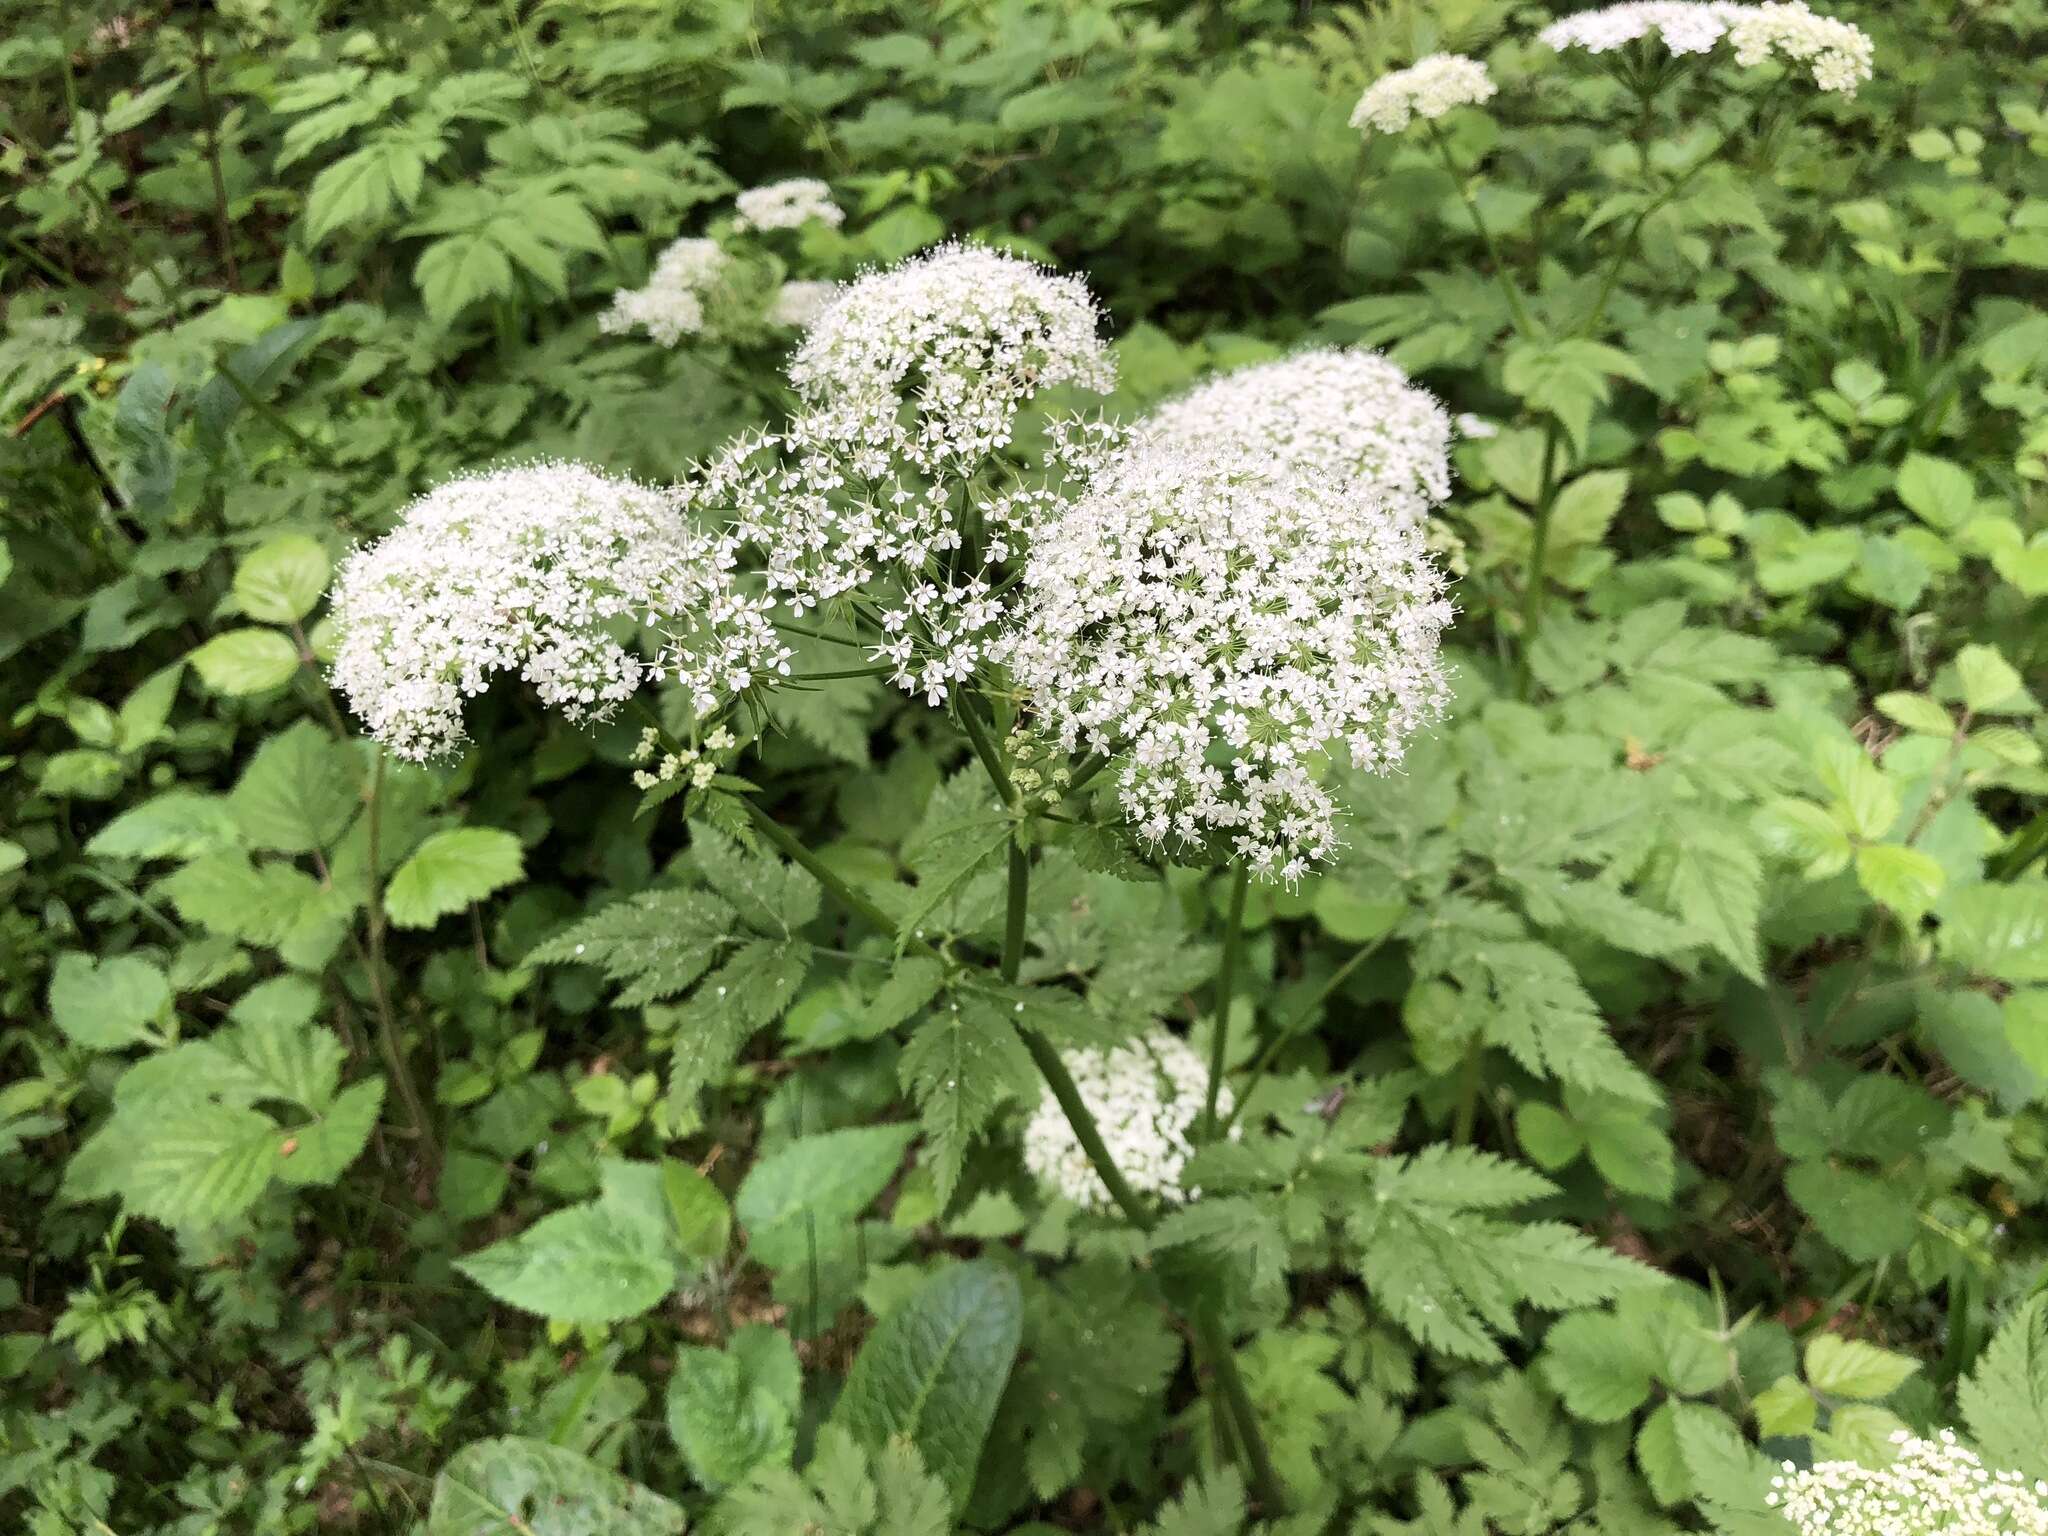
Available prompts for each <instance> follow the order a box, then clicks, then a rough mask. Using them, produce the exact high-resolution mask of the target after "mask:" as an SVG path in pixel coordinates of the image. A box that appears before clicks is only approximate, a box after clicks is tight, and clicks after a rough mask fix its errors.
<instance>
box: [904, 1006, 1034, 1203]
mask: <svg viewBox="0 0 2048 1536" xmlns="http://www.w3.org/2000/svg"><path fill="white" fill-rule="evenodd" d="M897 1075H898V1077H899V1078H900V1079H901V1080H902V1082H903V1085H904V1087H906V1088H908V1089H909V1090H910V1092H911V1094H912V1095H913V1096H914V1097H915V1098H916V1100H917V1105H918V1109H919V1111H920V1112H921V1113H922V1115H923V1121H924V1130H925V1135H926V1137H927V1138H928V1139H929V1152H930V1155H929V1157H928V1159H927V1165H928V1166H929V1167H930V1168H931V1171H932V1180H933V1183H934V1185H935V1186H936V1192H937V1194H938V1198H939V1203H940V1204H941V1205H944V1204H945V1203H947V1202H948V1201H950V1200H951V1199H952V1198H953V1191H954V1189H955V1188H956V1187H957V1186H958V1184H959V1180H960V1172H961V1169H962V1167H963V1166H964V1165H965V1163H966V1160H967V1149H968V1146H969V1145H970V1144H971V1143H972V1141H973V1140H974V1138H975V1137H976V1136H977V1135H979V1134H980V1133H981V1131H982V1129H983V1128H984V1127H985V1126H987V1125H988V1123H989V1121H990V1120H991V1119H993V1118H994V1116H995V1112H996V1111H997V1109H999V1108H1000V1107H1001V1106H1002V1105H1003V1104H1004V1103H1006V1102H1015V1103H1021V1104H1032V1103H1036V1102H1037V1098H1038V1070H1037V1068H1036V1066H1034V1065H1033V1063H1032V1060H1031V1053H1030V1052H1029V1051H1027V1050H1026V1049H1025V1048H1024V1042H1023V1040H1022V1039H1021V1038H1020V1037H1019V1036H1018V1034H1017V1027H1016V1025H1015V1024H1014V1023H1013V1022H1012V1020H1011V1017H1010V1016H1007V1015H1006V1014H1005V1013H1004V1011H1003V1009H1002V1008H1001V1007H1000V1006H998V1005H996V1004H993V1003H990V1002H987V1001H986V1000H984V999H980V998H972V999H969V1000H968V1001H966V1002H962V1003H955V1004H953V1005H952V1006H951V1007H948V1008H941V1009H939V1010H938V1011H936V1012H934V1013H933V1014H932V1016H931V1017H930V1018H928V1019H926V1020H925V1021H924V1023H922V1024H920V1025H919V1026H918V1027H917V1031H916V1033H915V1034H913V1035H912V1036H911V1037H910V1043H909V1044H908V1045H906V1046H905V1047H904V1049H903V1055H902V1057H901V1059H900V1060H899V1061H898V1063H897Z"/></svg>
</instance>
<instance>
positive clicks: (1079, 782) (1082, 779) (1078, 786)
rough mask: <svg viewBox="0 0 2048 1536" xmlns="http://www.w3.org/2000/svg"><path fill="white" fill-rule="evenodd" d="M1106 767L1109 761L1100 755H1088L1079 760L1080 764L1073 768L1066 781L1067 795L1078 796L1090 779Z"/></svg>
mask: <svg viewBox="0 0 2048 1536" xmlns="http://www.w3.org/2000/svg"><path fill="white" fill-rule="evenodd" d="M1108 766H1109V759H1108V758H1107V757H1105V756H1104V755H1103V754H1102V753H1100V752H1091V753H1089V754H1088V755H1087V756H1086V757H1084V758H1082V759H1081V761H1080V763H1079V764H1078V765H1077V766H1076V767H1075V769H1074V771H1073V774H1072V775H1071V776H1070V777H1069V778H1068V779H1067V793H1068V794H1070V795H1078V794H1079V793H1080V792H1081V791H1082V790H1083V789H1085V788H1086V787H1087V785H1088V781H1089V780H1090V779H1092V778H1094V777H1095V775H1097V774H1098V773H1100V772H1102V770H1103V769H1105V768H1107V767H1108Z"/></svg>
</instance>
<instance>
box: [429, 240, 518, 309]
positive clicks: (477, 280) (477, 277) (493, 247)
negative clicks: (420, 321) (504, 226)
mask: <svg viewBox="0 0 2048 1536" xmlns="http://www.w3.org/2000/svg"><path fill="white" fill-rule="evenodd" d="M412 275H413V281H414V282H416V283H418V284H419V287H420V297H421V298H422V299H424V300H425V301H426V306H427V315H428V317H429V318H431V319H433V320H436V321H438V322H440V323H442V324H446V323H447V322H448V321H450V320H452V319H454V318H455V316H457V315H458V314H460V313H461V312H462V311H463V310H465V309H467V308H468V307H469V306H470V305H472V304H474V303H475V302H476V301H477V300H478V299H489V298H508V297H510V296H511V294H512V293H513V291H514V278H513V276H512V263H511V262H510V261H508V260H506V258H505V252H504V251H503V249H501V248H500V247H499V246H498V244H497V243H496V242H495V241H494V240H493V239H492V238H491V236H490V235H488V234H486V233H482V232H474V233H470V234H462V235H450V236H449V237H448V238H446V239H443V240H436V241H435V242H434V243H433V244H431V245H429V246H428V247H427V248H426V249H425V250H424V251H422V252H421V253H420V259H419V261H418V263H417V264H416V265H415V266H414V267H413V273H412Z"/></svg>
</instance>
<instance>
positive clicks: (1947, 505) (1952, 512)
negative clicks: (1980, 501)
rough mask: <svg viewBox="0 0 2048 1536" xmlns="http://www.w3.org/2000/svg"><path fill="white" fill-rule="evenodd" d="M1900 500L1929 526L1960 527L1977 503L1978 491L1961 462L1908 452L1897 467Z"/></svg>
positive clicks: (1944, 528) (1897, 485)
mask: <svg viewBox="0 0 2048 1536" xmlns="http://www.w3.org/2000/svg"><path fill="white" fill-rule="evenodd" d="M1896 489H1897V491H1898V493H1899V500H1900V501H1902V502H1904V503H1905V504H1906V507H1907V509H1908V510H1909V511H1911V512H1913V513H1914V514H1915V515H1916V516H1918V517H1919V518H1921V519H1922V520H1923V521H1924V522H1926V523H1927V524H1929V525H1930V526H1931V527H1934V528H1939V529H1943V530H1947V529H1950V528H1956V527H1959V526H1961V524H1962V523H1963V521H1964V519H1966V518H1967V517H1968V516H1969V515H1970V510H1971V508H1973V507H1974V506H1975V505H1976V502H1977V490H1976V487H1975V486H1974V485H1973V484H1972V483H1971V481H1970V475H1969V472H1968V471H1967V470H1965V469H1964V468H1963V467H1962V466H1961V465H1960V464H1956V463H1953V462H1951V461H1950V460H1948V459H1937V458H1935V457H1933V456H1932V455H1930V454H1925V453H1909V454H1907V455H1906V462H1905V463H1904V464H1902V465H1900V466H1899V478H1898V481H1897V483H1896Z"/></svg>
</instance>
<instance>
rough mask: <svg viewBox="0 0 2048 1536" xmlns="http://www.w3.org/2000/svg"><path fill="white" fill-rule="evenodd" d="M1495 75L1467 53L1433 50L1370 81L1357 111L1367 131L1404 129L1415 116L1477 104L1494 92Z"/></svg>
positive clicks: (1354, 118) (1356, 120)
mask: <svg viewBox="0 0 2048 1536" xmlns="http://www.w3.org/2000/svg"><path fill="white" fill-rule="evenodd" d="M1494 89H1495V87H1494V83H1493V77H1492V76H1491V75H1489V74H1488V73H1487V72H1486V66H1485V65H1484V64H1482V63H1480V62H1479V61H1478V60H1477V59H1468V58H1466V57H1465V55H1463V54H1462V53H1432V54H1430V55H1429V56H1428V57H1427V58H1424V59H1418V60H1417V61H1416V62H1415V63H1413V64H1411V65H1409V66H1408V68H1406V69H1397V70H1395V71H1394V72H1393V73H1392V74H1390V75H1382V76H1380V78H1379V79H1377V80H1375V81H1374V82H1373V83H1372V84H1371V85H1369V86H1367V87H1366V91H1365V94H1364V95H1363V96H1361V97H1359V98H1358V105H1357V106H1356V107H1354V108H1352V111H1351V126H1352V127H1354V128H1356V129H1358V130H1359V131H1360V132H1362V133H1367V134H1370V133H1372V132H1373V131H1374V130H1378V131H1379V132H1381V133H1399V132H1400V131H1401V130H1402V129H1403V128H1406V127H1407V126H1408V124H1409V123H1410V122H1412V121H1413V120H1414V119H1415V118H1418V117H1421V118H1438V117H1442V116H1443V115H1444V114H1445V113H1446V112H1449V111H1450V110H1451V109H1452V108H1454V107H1467V106H1477V105H1479V104H1480V103H1481V102H1483V101H1486V100H1488V99H1490V98H1491V97H1492V95H1493V93H1494Z"/></svg>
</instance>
